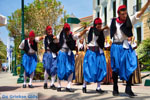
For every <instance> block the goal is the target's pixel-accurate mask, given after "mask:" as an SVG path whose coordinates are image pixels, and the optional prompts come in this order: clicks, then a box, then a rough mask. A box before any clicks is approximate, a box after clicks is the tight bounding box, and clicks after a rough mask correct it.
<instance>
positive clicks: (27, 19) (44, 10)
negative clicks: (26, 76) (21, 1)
mask: <svg viewBox="0 0 150 100" xmlns="http://www.w3.org/2000/svg"><path fill="white" fill-rule="evenodd" d="M64 13H65V11H64V7H63V6H62V5H61V2H60V1H58V0H35V1H34V2H33V3H31V4H29V5H26V6H25V8H24V29H25V37H27V36H28V34H29V31H30V30H34V31H35V34H36V36H41V35H44V34H45V28H46V26H47V25H51V26H52V27H53V29H54V30H53V31H54V33H55V34H58V33H59V32H60V30H61V28H62V26H63V24H64V22H63V21H62V20H63V19H64V18H63V17H64V16H63V14H64ZM7 28H8V30H9V32H10V34H9V36H10V37H13V38H14V39H15V40H14V42H15V46H16V48H17V49H16V51H17V59H18V60H19V59H20V56H21V55H20V54H21V53H20V50H19V49H18V46H19V44H20V42H21V9H17V10H16V11H15V12H14V13H12V15H11V16H8V26H7ZM38 47H39V48H38V49H39V50H38V51H40V50H41V49H43V48H42V47H43V43H42V42H41V43H39V45H38ZM38 54H40V53H38ZM17 62H19V61H17ZM17 64H18V63H17Z"/></svg>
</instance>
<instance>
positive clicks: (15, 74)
mask: <svg viewBox="0 0 150 100" xmlns="http://www.w3.org/2000/svg"><path fill="white" fill-rule="evenodd" d="M15 38H16V36H14V39H15ZM14 43H15V65H14V72H13V76H17V71H16V69H17V66H16V63H17V62H16V60H17V57H16V46H17V45H16V42H15V41H14Z"/></svg>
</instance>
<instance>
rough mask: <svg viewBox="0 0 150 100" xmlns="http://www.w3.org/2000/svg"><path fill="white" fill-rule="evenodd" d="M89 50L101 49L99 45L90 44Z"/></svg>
mask: <svg viewBox="0 0 150 100" xmlns="http://www.w3.org/2000/svg"><path fill="white" fill-rule="evenodd" d="M89 50H91V51H99V47H98V46H89Z"/></svg>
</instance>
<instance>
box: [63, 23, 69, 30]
mask: <svg viewBox="0 0 150 100" xmlns="http://www.w3.org/2000/svg"><path fill="white" fill-rule="evenodd" d="M64 30H65V31H70V25H69V24H68V23H65V24H64Z"/></svg>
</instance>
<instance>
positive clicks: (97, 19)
mask: <svg viewBox="0 0 150 100" xmlns="http://www.w3.org/2000/svg"><path fill="white" fill-rule="evenodd" d="M94 24H102V20H101V19H100V18H96V19H95V20H94Z"/></svg>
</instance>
